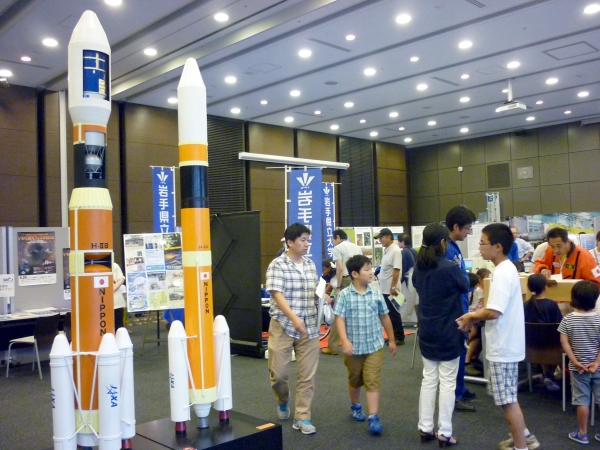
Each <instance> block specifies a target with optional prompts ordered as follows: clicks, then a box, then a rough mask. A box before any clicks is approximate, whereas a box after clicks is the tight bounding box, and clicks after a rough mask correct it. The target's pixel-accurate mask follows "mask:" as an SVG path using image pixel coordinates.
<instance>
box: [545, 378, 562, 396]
mask: <svg viewBox="0 0 600 450" xmlns="http://www.w3.org/2000/svg"><path fill="white" fill-rule="evenodd" d="M544 386H546V389H548V390H549V391H551V392H556V391H560V386H559V385H558V384H556V383H555V382H554V381H553V380H552V378H548V377H546V378H544Z"/></svg>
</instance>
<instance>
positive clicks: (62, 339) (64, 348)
mask: <svg viewBox="0 0 600 450" xmlns="http://www.w3.org/2000/svg"><path fill="white" fill-rule="evenodd" d="M71 353H72V352H71V345H70V344H69V341H68V339H67V337H66V336H65V335H64V334H59V335H57V336H56V337H55V338H54V342H53V343H52V349H51V350H50V356H63V355H70V354H71Z"/></svg>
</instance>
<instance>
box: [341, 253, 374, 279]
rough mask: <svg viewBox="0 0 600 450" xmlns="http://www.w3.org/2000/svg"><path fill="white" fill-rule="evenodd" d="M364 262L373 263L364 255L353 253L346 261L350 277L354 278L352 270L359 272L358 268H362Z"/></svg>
mask: <svg viewBox="0 0 600 450" xmlns="http://www.w3.org/2000/svg"><path fill="white" fill-rule="evenodd" d="M365 264H369V265H372V264H373V263H372V262H371V260H370V259H369V258H367V257H366V256H365V255H354V256H353V257H352V258H350V259H349V260H348V261H346V268H347V269H348V274H349V275H350V278H352V279H354V277H353V276H352V272H360V269H362V268H363V267H364V266H365Z"/></svg>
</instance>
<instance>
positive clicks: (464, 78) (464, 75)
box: [460, 73, 469, 80]
mask: <svg viewBox="0 0 600 450" xmlns="http://www.w3.org/2000/svg"><path fill="white" fill-rule="evenodd" d="M460 77H461V78H462V79H463V80H466V79H467V78H469V74H468V73H464V74H462V75H461V76H460Z"/></svg>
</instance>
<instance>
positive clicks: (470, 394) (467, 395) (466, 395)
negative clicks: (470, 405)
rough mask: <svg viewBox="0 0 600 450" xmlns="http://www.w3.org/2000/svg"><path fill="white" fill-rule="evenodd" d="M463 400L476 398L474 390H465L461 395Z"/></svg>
mask: <svg viewBox="0 0 600 450" xmlns="http://www.w3.org/2000/svg"><path fill="white" fill-rule="evenodd" d="M462 398H463V400H473V399H474V398H477V394H476V393H475V392H471V391H470V390H468V389H467V390H466V391H465V392H464V393H463V395H462Z"/></svg>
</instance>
